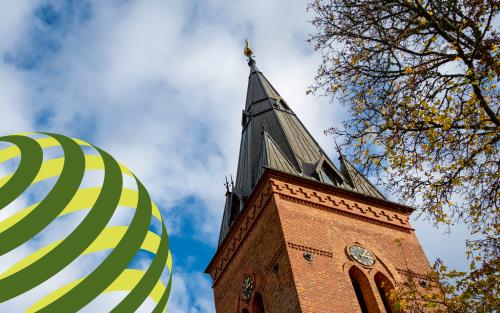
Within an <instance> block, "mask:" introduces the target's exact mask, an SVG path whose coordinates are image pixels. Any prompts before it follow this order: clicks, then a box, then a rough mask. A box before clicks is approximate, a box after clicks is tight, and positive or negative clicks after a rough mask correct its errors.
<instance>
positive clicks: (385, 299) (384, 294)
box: [375, 272, 395, 313]
mask: <svg viewBox="0 0 500 313" xmlns="http://www.w3.org/2000/svg"><path fill="white" fill-rule="evenodd" d="M375 284H376V285H377V289H378V293H379V294H380V298H381V299H382V303H383V304H384V308H385V311H386V312H387V313H394V312H395V311H394V303H393V302H392V301H391V299H390V298H389V295H390V292H391V290H393V289H394V286H393V285H392V283H391V281H390V280H389V279H388V278H387V277H386V276H385V275H384V274H382V273H380V272H378V273H377V274H375Z"/></svg>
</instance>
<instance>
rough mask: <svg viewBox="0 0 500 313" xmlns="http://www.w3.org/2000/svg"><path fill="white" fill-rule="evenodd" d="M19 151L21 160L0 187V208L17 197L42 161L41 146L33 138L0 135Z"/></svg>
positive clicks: (34, 175)
mask: <svg viewBox="0 0 500 313" xmlns="http://www.w3.org/2000/svg"><path fill="white" fill-rule="evenodd" d="M0 141H4V142H10V143H12V144H14V145H16V146H17V147H18V148H19V150H20V151H21V161H20V162H19V166H18V167H17V170H16V172H15V173H14V175H13V176H12V177H11V178H10V179H9V181H8V182H7V183H6V184H5V185H3V187H2V188H0V210H1V209H3V208H5V207H6V206H7V205H9V204H10V203H11V202H12V201H14V200H15V199H17V198H18V197H19V196H20V195H21V194H22V193H23V192H24V191H25V190H26V189H27V188H28V187H29V186H30V185H31V183H32V182H33V180H34V179H35V177H36V175H37V174H38V172H39V171H40V167H41V166H42V162H43V151H42V147H40V145H39V144H38V142H36V141H35V140H34V139H32V138H30V137H24V136H19V135H14V136H5V137H0Z"/></svg>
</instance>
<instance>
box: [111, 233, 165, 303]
mask: <svg viewBox="0 0 500 313" xmlns="http://www.w3.org/2000/svg"><path fill="white" fill-rule="evenodd" d="M156 253H157V254H156V255H155V258H154V259H153V262H152V263H151V265H150V266H149V268H148V270H147V271H146V273H145V274H144V276H143V277H142V278H141V280H140V281H139V283H138V284H137V285H136V286H135V287H134V289H132V290H131V291H130V293H129V294H128V295H127V296H126V297H125V298H124V299H123V300H122V301H121V302H120V303H119V304H118V305H117V306H116V307H115V308H114V309H113V310H112V311H111V312H112V313H123V312H134V311H135V310H136V309H137V308H138V307H139V306H140V305H141V304H142V303H143V302H144V300H146V298H147V297H148V296H149V294H150V293H151V291H152V290H153V288H154V287H155V285H156V283H157V282H158V280H160V277H161V274H162V272H163V269H164V268H165V266H166V262H167V258H168V235H167V230H166V229H165V224H163V223H162V233H161V239H160V246H159V247H158V251H157V252H156Z"/></svg>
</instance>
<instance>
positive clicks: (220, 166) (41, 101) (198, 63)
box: [0, 0, 446, 312]
mask: <svg viewBox="0 0 500 313" xmlns="http://www.w3.org/2000/svg"><path fill="white" fill-rule="evenodd" d="M7 3H8V4H7ZM308 19H311V17H310V16H308V15H307V14H306V10H305V3H303V2H301V1H286V0H276V1H267V0H255V1H244V0H237V1H225V0H224V1H223V0H212V1H185V0H170V1H160V0H141V1H138V0H136V1H132V0H130V1H97V0H93V1H90V0H87V1H63V0H60V1H57V0H39V1H15V2H12V1H11V2H2V3H1V4H0V56H1V57H2V60H3V62H0V88H1V92H0V133H2V134H7V133H12V132H18V131H25V130H32V129H37V130H44V131H53V132H60V133H64V134H67V135H71V136H75V137H79V138H82V139H85V140H87V141H90V142H92V143H94V144H96V145H97V146H99V147H101V148H104V149H105V150H107V151H109V152H111V153H112V154H113V156H115V157H116V158H117V159H118V160H120V161H121V162H123V163H124V164H126V165H127V166H128V167H129V168H130V169H131V170H132V171H133V172H134V173H136V174H137V176H138V177H139V178H140V179H141V180H142V181H143V182H144V184H145V185H146V187H147V188H148V190H149V191H150V192H151V194H152V196H153V199H154V200H155V201H156V202H157V203H158V204H159V206H160V208H161V209H162V212H163V214H164V216H166V217H167V223H168V225H169V230H170V235H171V236H172V239H171V242H172V243H173V244H175V243H176V242H182V243H186V242H187V244H186V246H197V247H198V246H203V247H205V250H206V251H209V252H204V253H203V254H201V253H200V254H199V255H195V254H193V253H192V252H191V251H181V248H179V250H177V251H175V250H174V251H173V253H174V260H175V259H177V260H179V258H180V257H181V256H187V257H189V258H197V262H178V263H179V264H182V267H181V268H177V269H174V273H175V279H174V286H173V294H172V302H171V306H170V311H171V312H213V311H214V309H213V303H212V295H211V288H210V283H209V279H208V277H207V276H205V275H203V274H200V272H201V270H202V269H203V265H200V264H204V265H206V263H208V260H209V259H210V257H211V256H212V253H213V251H214V249H215V244H216V242H217V237H218V231H219V226H220V221H221V215H222V209H223V205H224V187H223V181H224V176H225V175H226V174H230V173H232V174H233V176H234V175H235V172H236V162H237V155H238V148H239V141H240V134H241V125H240V120H241V110H242V109H243V106H244V101H245V93H246V86H247V77H248V67H247V65H246V62H245V59H244V57H243V55H242V48H243V40H244V39H245V38H249V39H250V43H251V45H253V47H254V48H255V52H256V60H257V65H258V66H259V68H260V69H261V70H262V71H263V72H264V73H265V75H266V76H267V77H268V78H269V80H270V81H271V82H272V83H273V85H274V86H275V87H276V89H277V90H278V91H279V92H280V94H281V96H283V97H284V98H285V99H286V100H287V102H288V103H289V104H290V106H291V107H292V109H293V110H294V111H295V112H296V113H297V115H298V116H299V117H300V118H301V120H302V121H303V122H304V124H305V125H306V127H308V129H309V130H310V131H311V133H312V134H313V136H314V137H315V138H316V139H317V140H318V141H319V142H320V144H321V145H322V146H323V148H324V149H325V151H327V152H328V153H330V155H332V154H333V153H332V152H333V144H332V142H331V138H329V137H326V136H324V135H323V130H324V129H326V128H328V127H331V126H340V121H341V120H342V119H343V118H344V117H345V109H344V108H342V107H340V106H338V105H332V104H331V103H330V101H329V99H326V98H317V97H312V96H306V94H305V91H306V89H307V86H308V85H310V84H311V83H312V82H313V78H314V75H315V74H316V70H317V66H318V65H319V63H320V56H319V55H318V54H317V53H314V52H313V51H312V48H311V47H310V46H308V45H307V43H306V42H305V40H306V38H307V35H308V33H310V32H311V31H312V26H311V25H310V24H309V23H308V22H307V20H308ZM190 199H194V200H195V201H192V203H191V202H190V201H188V200H190ZM189 203H191V204H189ZM193 203H194V204H193ZM188 204H189V205H188ZM186 225H189V227H188V226H186ZM420 239H421V240H422V242H423V244H424V248H425V247H426V245H432V240H433V239H432V238H431V236H429V235H427V234H425V235H422V236H421V237H420ZM181 240H182V241H181ZM445 246H446V245H445ZM193 264H195V265H193Z"/></svg>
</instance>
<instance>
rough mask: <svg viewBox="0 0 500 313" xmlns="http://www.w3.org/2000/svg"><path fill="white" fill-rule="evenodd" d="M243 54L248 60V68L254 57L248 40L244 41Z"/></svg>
mask: <svg viewBox="0 0 500 313" xmlns="http://www.w3.org/2000/svg"><path fill="white" fill-rule="evenodd" d="M243 54H244V55H245V56H246V57H247V58H248V65H249V66H251V65H252V64H254V63H255V60H254V59H253V56H254V53H253V49H252V48H250V45H249V44H248V39H245V48H243Z"/></svg>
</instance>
